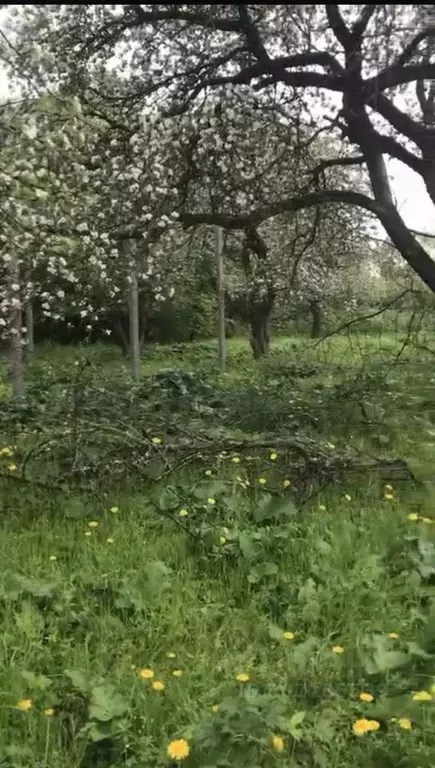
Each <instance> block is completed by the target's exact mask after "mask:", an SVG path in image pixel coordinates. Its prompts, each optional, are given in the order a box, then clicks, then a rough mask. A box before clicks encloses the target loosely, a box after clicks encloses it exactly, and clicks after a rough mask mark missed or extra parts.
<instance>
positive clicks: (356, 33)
mask: <svg viewBox="0 0 435 768" xmlns="http://www.w3.org/2000/svg"><path fill="white" fill-rule="evenodd" d="M375 10H376V5H374V4H373V5H365V6H364V8H363V9H362V11H361V13H360V15H359V16H358V18H357V20H356V22H355V24H354V25H353V27H352V35H353V37H354V38H355V37H356V38H359V37H362V36H363V34H364V32H365V31H366V28H367V24H368V23H369V21H370V19H371V18H372V16H373V14H374V12H375Z"/></svg>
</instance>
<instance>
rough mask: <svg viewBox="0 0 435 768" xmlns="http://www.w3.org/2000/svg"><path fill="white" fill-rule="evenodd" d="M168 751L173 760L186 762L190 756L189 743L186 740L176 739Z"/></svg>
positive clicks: (169, 745)
mask: <svg viewBox="0 0 435 768" xmlns="http://www.w3.org/2000/svg"><path fill="white" fill-rule="evenodd" d="M167 751H168V757H170V758H171V760H185V759H186V757H189V754H190V747H189V742H188V741H186V739H175V741H171V742H170V743H169V744H168V750H167Z"/></svg>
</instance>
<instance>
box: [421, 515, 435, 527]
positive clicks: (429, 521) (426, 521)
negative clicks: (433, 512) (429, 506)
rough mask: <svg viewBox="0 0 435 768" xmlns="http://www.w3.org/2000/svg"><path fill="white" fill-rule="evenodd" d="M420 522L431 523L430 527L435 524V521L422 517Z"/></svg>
mask: <svg viewBox="0 0 435 768" xmlns="http://www.w3.org/2000/svg"><path fill="white" fill-rule="evenodd" d="M420 520H421V522H422V523H429V525H430V524H431V523H435V520H432V518H431V517H420Z"/></svg>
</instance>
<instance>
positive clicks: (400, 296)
mask: <svg viewBox="0 0 435 768" xmlns="http://www.w3.org/2000/svg"><path fill="white" fill-rule="evenodd" d="M408 293H412V289H411V288H405V290H404V291H402V292H401V293H399V294H398V296H395V297H394V299H391V300H390V301H387V302H386V303H385V304H383V305H382V307H381V308H380V309H378V310H377V311H376V312H370V313H369V314H368V315H361V316H360V317H354V318H353V320H348V322H347V323H343V324H342V325H339V326H338V328H335V330H333V331H330V332H329V333H325V335H324V336H322V338H321V339H318V341H316V343H315V344H314V347H317V345H318V344H321V343H322V341H325V340H326V339H329V338H330V337H331V336H336V335H337V333H341V331H344V330H346V328H351V326H352V325H356V323H361V322H362V321H363V320H371V318H372V317H377V316H378V315H381V314H382V313H383V312H385V310H387V309H389V307H392V306H393V304H396V303H397V302H398V301H399V300H400V299H403V297H404V296H406V295H407V294H408Z"/></svg>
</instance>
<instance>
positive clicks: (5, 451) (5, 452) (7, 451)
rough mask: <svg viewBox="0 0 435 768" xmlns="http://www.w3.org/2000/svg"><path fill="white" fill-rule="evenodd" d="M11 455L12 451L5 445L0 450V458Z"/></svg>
mask: <svg viewBox="0 0 435 768" xmlns="http://www.w3.org/2000/svg"><path fill="white" fill-rule="evenodd" d="M12 453H13V452H12V449H11V448H9V446H7V445H6V446H5V447H4V448H2V449H1V451H0V455H1V456H12Z"/></svg>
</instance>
